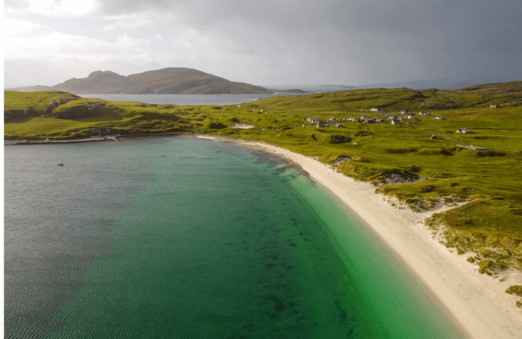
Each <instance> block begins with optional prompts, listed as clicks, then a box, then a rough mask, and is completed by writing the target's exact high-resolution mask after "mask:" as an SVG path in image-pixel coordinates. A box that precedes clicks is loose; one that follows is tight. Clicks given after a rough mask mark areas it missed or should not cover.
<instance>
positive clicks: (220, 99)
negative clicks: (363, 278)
mask: <svg viewBox="0 0 522 339" xmlns="http://www.w3.org/2000/svg"><path fill="white" fill-rule="evenodd" d="M306 94H310V93H291V92H275V93H272V94H78V95H79V96H81V97H83V98H97V99H102V100H108V101H139V102H145V103H148V104H156V105H166V104H172V105H235V104H242V103H245V102H252V101H256V100H259V99H265V98H273V97H279V96H289V95H306Z"/></svg>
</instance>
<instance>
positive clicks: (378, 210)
mask: <svg viewBox="0 0 522 339" xmlns="http://www.w3.org/2000/svg"><path fill="white" fill-rule="evenodd" d="M198 137H200V138H206V139H212V140H216V141H228V142H230V141H233V142H235V143H238V144H243V145H245V146H249V147H255V148H256V149H259V150H262V151H265V152H268V153H271V154H274V155H276V156H278V157H282V158H284V159H286V160H288V161H289V162H292V163H295V164H296V165H298V166H300V167H301V168H302V169H303V170H304V171H306V172H307V173H308V174H309V175H310V178H311V179H312V180H314V181H315V182H317V183H318V184H320V185H322V186H323V187H324V188H325V189H327V190H329V191H330V192H332V193H333V194H334V195H335V196H337V197H338V198H339V199H340V200H341V201H342V202H344V204H346V206H347V207H348V208H350V209H351V210H353V211H354V212H355V213H356V214H357V215H358V216H359V217H360V218H361V219H362V220H363V221H364V222H365V223H366V224H367V225H368V226H369V227H371V228H372V229H373V230H374V231H375V233H376V234H377V235H378V236H379V237H380V238H381V239H382V240H383V241H384V243H386V244H387V245H388V246H389V247H390V248H391V249H392V250H393V251H394V252H395V253H396V254H397V256H398V257H399V258H400V259H401V260H403V261H404V263H405V264H406V265H407V266H408V267H409V268H410V269H411V271H412V272H413V273H414V274H415V275H416V276H417V277H418V278H419V279H420V280H421V281H422V282H423V283H424V284H425V286H426V287H427V288H428V289H429V290H430V291H431V292H432V293H433V295H435V296H436V297H437V298H438V300H439V301H440V304H441V307H442V308H445V309H446V311H447V312H449V314H450V315H451V316H453V318H454V319H455V320H456V321H457V323H458V324H459V325H460V326H461V327H462V329H463V330H464V331H465V332H467V333H468V334H469V336H470V337H472V338H488V339H491V338H522V313H521V310H520V309H517V308H516V306H515V302H516V300H517V298H516V297H515V296H512V295H508V294H506V293H505V292H504V291H505V290H506V288H507V287H509V286H511V285H522V274H521V273H520V272H510V273H507V274H505V275H504V276H501V277H497V278H492V277H490V276H487V275H482V274H480V273H478V270H477V266H476V265H473V264H471V263H469V262H467V261H466V258H467V257H468V256H469V255H466V254H464V255H457V254H456V253H454V252H452V251H450V250H449V249H447V248H446V247H445V246H443V245H442V244H440V243H439V242H438V241H437V240H435V239H433V237H432V235H431V232H430V231H429V230H428V229H427V228H426V227H425V226H424V224H423V220H424V219H425V218H427V217H429V216H430V215H432V214H433V213H435V212H439V211H441V210H442V209H438V210H432V211H428V212H422V213H416V212H413V211H411V210H409V209H406V208H403V209H401V208H398V207H394V206H392V204H390V203H389V202H388V199H387V198H386V197H385V196H383V195H378V194H375V187H374V186H372V185H371V184H368V183H363V182H358V181H355V180H353V179H351V178H349V177H346V176H344V175H342V174H340V173H338V172H336V171H335V170H333V169H331V168H330V167H328V166H327V165H324V164H322V163H320V162H319V161H317V160H314V159H312V158H309V157H306V156H303V155H300V154H297V153H294V152H291V151H288V150H285V149H282V148H279V147H275V146H272V145H268V144H266V143H259V142H256V143H254V142H245V141H240V140H232V139H225V138H219V137H212V136H198Z"/></svg>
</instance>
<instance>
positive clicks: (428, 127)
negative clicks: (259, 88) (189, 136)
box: [5, 82, 522, 274]
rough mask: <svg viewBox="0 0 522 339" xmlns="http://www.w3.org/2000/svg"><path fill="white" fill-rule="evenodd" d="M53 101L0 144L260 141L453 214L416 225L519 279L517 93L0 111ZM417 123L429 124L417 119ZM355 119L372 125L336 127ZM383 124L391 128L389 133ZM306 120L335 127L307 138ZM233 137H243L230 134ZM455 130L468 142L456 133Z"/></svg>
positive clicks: (370, 92) (22, 102)
mask: <svg viewBox="0 0 522 339" xmlns="http://www.w3.org/2000/svg"><path fill="white" fill-rule="evenodd" d="M58 96H62V97H63V101H64V102H63V103H61V104H60V105H58V106H56V107H53V108H52V110H47V112H46V113H45V114H43V113H42V114H40V113H38V114H36V115H35V116H34V117H30V118H27V117H26V118H23V119H22V118H21V119H18V120H17V119H14V120H10V121H8V122H6V123H5V137H6V138H8V139H27V140H42V139H46V138H50V139H68V138H78V137H90V136H93V135H103V134H115V133H119V134H121V135H138V134H160V133H179V132H193V131H195V132H198V133H212V134H217V135H222V136H227V137H231V138H241V139H245V140H264V141H266V142H269V143H272V144H274V145H278V146H280V147H284V148H287V149H290V150H292V151H295V152H298V153H302V154H305V155H308V156H312V157H316V158H317V159H319V160H320V161H322V162H324V163H329V164H331V165H332V166H335V167H336V168H337V169H338V170H339V171H341V172H342V173H344V174H345V175H347V176H350V177H353V178H356V179H358V180H363V181H368V182H371V183H373V184H374V185H375V187H376V190H377V191H378V192H381V193H384V194H386V195H389V196H392V197H395V198H396V200H397V201H398V203H401V204H404V205H405V206H409V208H412V209H414V210H422V209H429V208H431V207H433V206H434V205H436V204H439V203H444V204H447V205H454V206H459V207H456V208H454V209H452V210H450V211H448V212H445V213H439V214H436V215H434V216H433V218H431V219H430V220H428V221H427V224H428V225H429V226H430V227H432V229H433V231H434V233H439V234H441V235H443V236H444V239H445V240H444V241H445V243H446V245H447V246H448V247H452V248H455V249H456V250H457V251H458V253H461V254H465V255H467V256H468V260H469V261H471V262H475V263H477V264H478V265H479V267H480V270H481V272H484V273H488V274H495V272H498V271H500V270H503V269H506V268H507V267H513V268H516V269H519V270H520V269H522V181H521V180H520V179H519V175H520V173H522V106H521V105H522V82H514V83H502V84H489V85H481V86H474V87H470V88H466V89H460V90H454V91H441V90H420V91H414V90H409V89H402V88H401V89H367V90H350V91H340V92H332V93H321V94H311V95H306V96H289V97H276V98H269V99H264V100H260V101H256V102H251V103H246V104H242V105H228V106H176V105H149V104H143V103H136V102H106V101H103V100H98V99H84V98H77V97H75V96H72V95H69V94H66V93H59V92H38V93H14V92H6V93H5V98H6V107H5V110H7V109H8V108H9V109H12V110H16V109H18V110H23V109H24V108H26V107H33V108H34V110H36V111H38V110H45V108H48V107H47V106H46V104H48V103H49V101H50V98H54V97H58ZM490 105H501V108H490ZM372 107H378V108H381V112H375V111H371V110H370V108H372ZM404 109H406V110H409V111H410V112H414V113H415V116H414V117H413V119H407V118H406V115H405V114H401V113H400V111H401V110H404ZM419 111H427V112H429V113H430V114H431V115H427V116H421V115H419V114H418V113H419ZM38 112H41V111H38ZM361 115H365V116H366V118H367V120H371V119H372V118H375V119H379V120H382V121H383V122H378V123H361V122H357V121H346V120H347V119H352V120H354V119H357V118H360V117H361ZM391 116H396V117H400V118H403V120H402V121H401V122H400V123H399V124H397V125H392V124H391V123H390V121H391V120H389V119H388V118H391ZM436 117H441V118H439V119H437V118H436ZM306 118H315V119H322V120H324V121H327V120H328V119H329V118H335V120H336V121H331V122H330V126H327V127H321V128H317V127H316V126H315V124H313V123H311V122H309V121H306V120H305V119H306ZM241 123H244V124H242V125H241ZM246 124H250V125H246ZM335 124H342V125H343V127H342V128H338V127H337V128H336V127H333V125H335ZM245 126H250V127H252V126H253V127H254V128H251V129H242V128H237V127H245ZM460 128H467V129H468V131H470V133H469V134H460V133H457V132H456V131H457V129H460Z"/></svg>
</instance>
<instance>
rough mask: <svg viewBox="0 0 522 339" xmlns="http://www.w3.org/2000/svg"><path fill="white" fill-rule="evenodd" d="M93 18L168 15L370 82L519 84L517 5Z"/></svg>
mask: <svg viewBox="0 0 522 339" xmlns="http://www.w3.org/2000/svg"><path fill="white" fill-rule="evenodd" d="M99 10H100V14H105V15H123V14H137V13H140V12H142V13H151V12H154V13H160V12H161V13H170V14H171V15H173V16H174V17H175V18H176V20H178V21H179V22H180V23H183V24H185V25H187V26H189V27H195V28H196V29H198V30H203V31H209V32H212V33H213V34H214V35H215V36H222V37H225V38H227V39H230V40H234V41H236V42H237V43H238V45H241V46H243V48H244V49H245V51H246V52H251V53H254V52H257V53H266V54H267V57H269V55H270V54H274V53H280V54H281V55H282V56H283V57H285V58H287V60H288V65H290V64H291V59H292V57H293V60H294V61H295V62H296V63H297V64H299V65H302V66H311V65H320V66H319V68H323V69H325V70H327V69H334V68H336V70H335V71H334V72H337V73H340V74H343V73H344V74H343V75H345V76H347V77H349V76H350V74H349V73H350V72H351V73H353V72H354V69H358V70H360V73H361V74H359V75H357V77H361V76H362V73H366V74H368V75H369V78H371V81H377V80H378V78H379V77H381V76H382V77H384V78H385V80H391V79H393V78H400V77H401V74H402V75H403V76H404V75H406V77H407V78H411V79H413V78H415V77H417V78H455V79H459V78H487V77H498V78H506V79H507V78H513V79H516V78H522V61H520V60H521V59H522V58H520V56H521V55H522V39H521V38H520V33H521V32H522V20H520V14H521V13H522V2H521V1H519V0H497V1H489V0H488V1H485V0H395V1H390V0H349V1H347V0H328V1H325V0H320V1H317V0H307V1H298V0H286V1H285V0H277V1H273V0H264V1H234V0H225V1H202V0H191V1H169V0H155V1H147V2H144V1H137V0H134V1H133V0H131V1H128V0H108V1H107V0H106V1H103V2H101V3H100V8H99ZM326 64H330V65H331V66H332V67H330V68H329V67H328V66H327V65H326ZM343 69H345V70H347V71H346V72H344V71H343ZM368 80H369V81H370V79H368Z"/></svg>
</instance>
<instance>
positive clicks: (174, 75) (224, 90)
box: [15, 67, 280, 94]
mask: <svg viewBox="0 0 522 339" xmlns="http://www.w3.org/2000/svg"><path fill="white" fill-rule="evenodd" d="M15 90H16V91H21V92H31V91H49V90H52V91H64V92H70V93H76V94H94V93H96V94H265V93H266V94H268V93H273V92H274V91H280V90H270V89H267V88H264V87H261V86H254V85H250V84H247V83H243V82H234V81H230V80H226V79H223V78H220V77H217V76H215V75H212V74H208V73H205V72H201V71H198V70H196V69H192V68H181V67H177V68H164V69H160V70H154V71H147V72H143V73H138V74H131V75H128V76H123V75H120V74H117V73H114V72H111V71H96V72H92V73H91V74H89V76H88V77H86V78H81V79H77V78H73V79H69V80H67V81H65V82H63V83H61V84H58V85H55V86H51V87H48V86H29V87H20V88H16V89H15Z"/></svg>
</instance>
